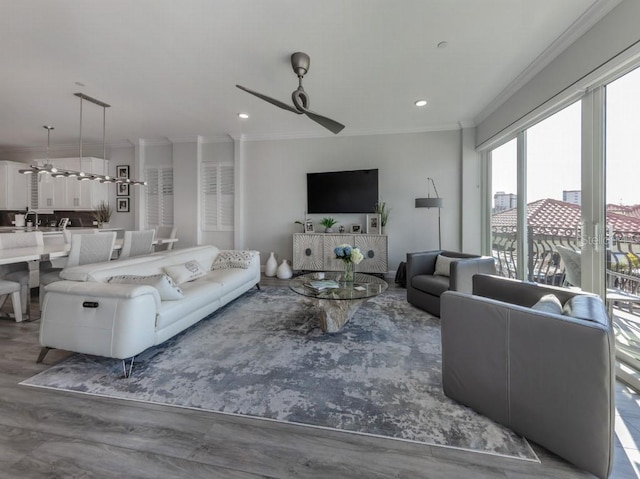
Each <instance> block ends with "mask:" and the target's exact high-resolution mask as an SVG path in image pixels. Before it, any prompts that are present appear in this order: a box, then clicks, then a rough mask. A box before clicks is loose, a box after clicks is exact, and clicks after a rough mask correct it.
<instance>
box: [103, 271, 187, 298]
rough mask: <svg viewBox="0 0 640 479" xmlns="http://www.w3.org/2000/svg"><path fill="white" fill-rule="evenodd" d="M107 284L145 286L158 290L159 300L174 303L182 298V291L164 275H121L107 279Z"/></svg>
mask: <svg viewBox="0 0 640 479" xmlns="http://www.w3.org/2000/svg"><path fill="white" fill-rule="evenodd" d="M107 283H118V284H146V285H149V286H153V287H154V288H156V289H157V290H158V294H159V295H160V299H161V300H163V301H165V300H167V301H174V300H177V299H182V298H184V295H183V294H182V290H181V289H180V288H179V287H178V286H177V285H176V284H175V283H174V282H173V280H172V279H171V278H170V277H169V276H167V275H166V274H153V275H151V276H136V275H133V274H123V275H120V276H112V277H110V278H109V279H107Z"/></svg>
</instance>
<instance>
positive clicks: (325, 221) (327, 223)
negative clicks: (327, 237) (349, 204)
mask: <svg viewBox="0 0 640 479" xmlns="http://www.w3.org/2000/svg"><path fill="white" fill-rule="evenodd" d="M336 223H337V221H336V220H334V219H333V218H331V217H330V216H327V217H324V218H322V221H320V224H321V225H322V226H324V232H325V233H333V225H335V224H336Z"/></svg>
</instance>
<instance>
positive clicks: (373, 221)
mask: <svg viewBox="0 0 640 479" xmlns="http://www.w3.org/2000/svg"><path fill="white" fill-rule="evenodd" d="M381 226H382V225H381V224H380V215H379V214H375V215H367V233H368V234H370V235H379V234H380V231H381Z"/></svg>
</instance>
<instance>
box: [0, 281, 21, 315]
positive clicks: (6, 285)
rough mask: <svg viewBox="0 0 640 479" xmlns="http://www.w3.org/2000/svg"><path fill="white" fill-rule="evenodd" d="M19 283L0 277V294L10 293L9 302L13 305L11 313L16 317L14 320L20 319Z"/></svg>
mask: <svg viewBox="0 0 640 479" xmlns="http://www.w3.org/2000/svg"><path fill="white" fill-rule="evenodd" d="M20 289H21V286H20V283H18V282H16V281H7V280H6V279H0V296H4V295H5V294H7V295H9V294H10V295H11V303H12V305H13V315H14V316H15V318H16V322H17V323H19V322H21V321H22V305H21V303H20Z"/></svg>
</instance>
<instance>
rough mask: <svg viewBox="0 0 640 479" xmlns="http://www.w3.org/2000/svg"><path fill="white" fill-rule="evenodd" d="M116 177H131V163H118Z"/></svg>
mask: <svg viewBox="0 0 640 479" xmlns="http://www.w3.org/2000/svg"><path fill="white" fill-rule="evenodd" d="M116 177H117V178H129V165H118V166H116Z"/></svg>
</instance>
